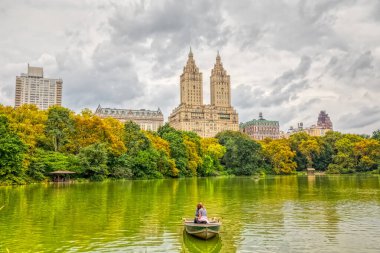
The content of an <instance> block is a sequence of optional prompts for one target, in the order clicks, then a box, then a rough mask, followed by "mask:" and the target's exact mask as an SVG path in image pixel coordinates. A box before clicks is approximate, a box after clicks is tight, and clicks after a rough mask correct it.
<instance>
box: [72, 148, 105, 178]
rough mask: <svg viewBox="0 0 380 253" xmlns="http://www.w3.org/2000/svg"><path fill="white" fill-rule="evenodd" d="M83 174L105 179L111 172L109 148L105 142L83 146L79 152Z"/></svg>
mask: <svg viewBox="0 0 380 253" xmlns="http://www.w3.org/2000/svg"><path fill="white" fill-rule="evenodd" d="M78 157H79V163H80V166H81V168H82V174H83V175H84V176H85V177H86V178H90V179H92V180H103V179H104V178H106V177H107V176H108V174H109V172H108V167H107V158H108V153H107V148H106V144H104V143H95V144H92V145H90V146H87V147H85V148H82V149H81V150H80V151H79V154H78Z"/></svg>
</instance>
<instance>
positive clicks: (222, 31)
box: [0, 0, 380, 134]
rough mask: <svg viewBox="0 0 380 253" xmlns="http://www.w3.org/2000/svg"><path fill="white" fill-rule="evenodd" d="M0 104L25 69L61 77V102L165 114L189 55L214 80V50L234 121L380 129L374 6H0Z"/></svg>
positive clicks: (335, 0) (100, 0)
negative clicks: (327, 122)
mask: <svg viewBox="0 0 380 253" xmlns="http://www.w3.org/2000/svg"><path fill="white" fill-rule="evenodd" d="M0 34H1V39H0V66H1V67H0V104H4V105H12V106H13V105H14V90H15V78H16V76H17V75H20V74H21V73H25V72H27V64H28V63H29V64H30V65H31V66H38V67H43V68H44V75H45V77H51V78H62V79H63V104H62V105H63V106H65V107H68V108H70V109H72V110H73V111H76V112H80V111H81V110H82V109H84V108H89V109H91V110H93V111H94V110H95V109H96V108H97V106H98V105H99V104H100V105H101V106H102V107H113V108H125V109H142V108H144V109H150V110H156V109H157V108H160V109H161V110H162V112H163V113H164V117H165V121H167V118H168V116H169V114H170V113H171V111H172V110H173V109H174V108H175V107H176V106H178V105H179V100H180V93H179V92H180V90H179V76H180V75H181V73H182V71H183V67H184V65H185V63H186V61H187V57H188V53H189V48H190V47H191V48H192V51H193V54H194V59H195V61H196V64H197V66H198V67H199V69H200V71H201V72H202V73H203V87H204V88H203V89H204V103H206V104H208V103H209V101H210V99H209V96H210V95H209V94H210V87H209V86H210V74H211V69H212V68H213V66H214V63H215V57H216V54H217V51H218V50H219V52H220V55H221V58H222V62H223V66H224V67H225V69H226V70H227V73H228V74H229V75H230V76H231V87H232V105H233V106H234V107H235V109H236V110H237V112H238V113H239V121H240V122H246V121H248V120H252V119H257V118H258V115H259V112H262V113H263V116H264V118H265V119H268V120H278V121H279V122H280V129H281V130H284V131H286V130H287V129H289V127H290V126H296V125H297V123H298V122H303V123H304V126H310V125H312V124H316V122H317V118H318V114H319V112H320V111H321V110H325V111H326V112H327V113H328V114H329V116H330V118H331V120H332V122H333V125H334V130H337V131H341V132H344V133H358V134H371V133H372V132H373V131H375V130H377V129H379V128H380V1H378V0H318V1H315V0H305V1H297V0H265V1H259V0H238V1H230V0H220V1H214V0H205V1H195V0H168V1H166V0H155V1H153V0H152V1H137V0H136V1H133V0H130V1H129V0H125V1H115V0H114V1H105V0H83V1H77V0H62V1H60V0H55V1H51V0H17V1H14V0H1V1H0Z"/></svg>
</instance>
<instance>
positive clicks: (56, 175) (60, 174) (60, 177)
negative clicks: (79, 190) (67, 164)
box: [49, 170, 76, 182]
mask: <svg viewBox="0 0 380 253" xmlns="http://www.w3.org/2000/svg"><path fill="white" fill-rule="evenodd" d="M49 174H50V175H53V182H69V181H70V174H76V172H74V171H69V170H56V171H53V172H50V173H49Z"/></svg>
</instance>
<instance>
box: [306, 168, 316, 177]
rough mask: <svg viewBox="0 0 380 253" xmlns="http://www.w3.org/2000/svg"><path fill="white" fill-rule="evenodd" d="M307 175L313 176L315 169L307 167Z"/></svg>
mask: <svg viewBox="0 0 380 253" xmlns="http://www.w3.org/2000/svg"><path fill="white" fill-rule="evenodd" d="M306 170H307V175H308V176H314V175H315V174H314V173H315V169H314V168H307V169H306Z"/></svg>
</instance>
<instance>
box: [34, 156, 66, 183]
mask: <svg viewBox="0 0 380 253" xmlns="http://www.w3.org/2000/svg"><path fill="white" fill-rule="evenodd" d="M69 167H70V164H69V160H68V157H67V156H66V155H64V154H62V153H59V152H54V151H45V150H43V149H37V150H36V152H35V153H34V154H33V157H32V159H31V162H30V166H29V168H28V170H27V175H28V176H29V177H31V178H32V179H34V180H37V181H40V180H44V179H45V178H46V174H47V173H49V172H52V171H55V170H70V168H69Z"/></svg>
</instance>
